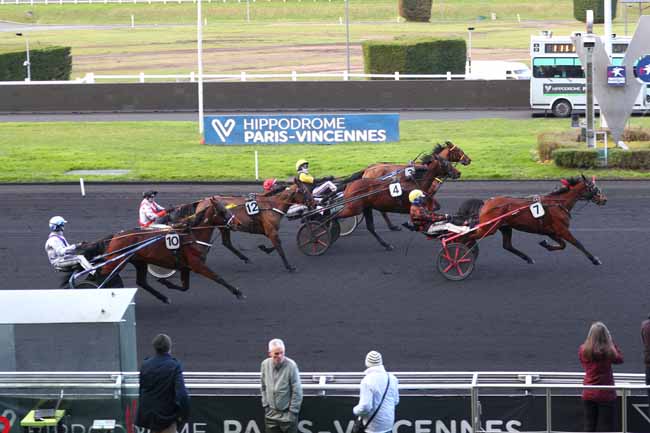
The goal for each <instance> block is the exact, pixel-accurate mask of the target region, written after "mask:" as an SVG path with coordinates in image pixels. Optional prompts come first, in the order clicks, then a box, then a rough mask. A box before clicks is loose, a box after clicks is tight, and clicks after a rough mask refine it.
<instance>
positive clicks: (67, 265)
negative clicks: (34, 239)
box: [45, 215, 95, 274]
mask: <svg viewBox="0 0 650 433" xmlns="http://www.w3.org/2000/svg"><path fill="white" fill-rule="evenodd" d="M66 223H67V221H66V220H65V219H64V218H63V217H61V216H58V215H57V216H53V217H52V218H50V221H49V225H50V234H49V235H48V237H47V241H46V242H45V252H46V253H47V258H48V260H49V261H50V264H51V265H52V266H54V268H55V269H56V270H57V271H62V272H68V271H73V270H74V269H75V268H78V267H79V266H81V267H82V268H84V269H91V268H92V265H91V264H90V262H89V261H88V259H87V258H86V257H84V256H83V255H81V254H77V249H80V247H81V244H72V245H71V244H70V243H68V241H67V239H66V238H65V236H63V229H64V226H65V224H66ZM94 273H95V271H91V274H94Z"/></svg>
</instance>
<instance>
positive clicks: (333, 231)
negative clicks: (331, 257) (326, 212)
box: [328, 220, 341, 243]
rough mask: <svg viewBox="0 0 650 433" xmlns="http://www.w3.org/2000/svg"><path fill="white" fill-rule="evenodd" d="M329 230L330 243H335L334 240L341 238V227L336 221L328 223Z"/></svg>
mask: <svg viewBox="0 0 650 433" xmlns="http://www.w3.org/2000/svg"><path fill="white" fill-rule="evenodd" d="M328 225H329V228H330V237H331V238H332V242H331V243H334V242H336V240H337V239H338V238H339V236H341V225H340V224H339V222H338V221H337V220H332V221H330V222H329V224H328Z"/></svg>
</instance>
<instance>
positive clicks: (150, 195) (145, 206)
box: [138, 191, 169, 228]
mask: <svg viewBox="0 0 650 433" xmlns="http://www.w3.org/2000/svg"><path fill="white" fill-rule="evenodd" d="M157 194H158V191H145V192H143V193H142V197H143V198H142V201H141V202H140V219H139V221H138V222H139V224H140V227H142V228H147V227H151V226H152V224H165V223H167V222H168V221H169V216H168V215H167V211H166V210H165V208H164V207H162V206H160V205H159V204H158V203H156V200H155V197H156V195H157Z"/></svg>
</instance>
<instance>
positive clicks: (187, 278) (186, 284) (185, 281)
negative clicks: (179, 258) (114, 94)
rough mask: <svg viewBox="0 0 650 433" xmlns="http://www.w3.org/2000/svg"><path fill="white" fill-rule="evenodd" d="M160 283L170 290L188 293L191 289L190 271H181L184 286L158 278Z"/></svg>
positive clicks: (185, 269)
mask: <svg viewBox="0 0 650 433" xmlns="http://www.w3.org/2000/svg"><path fill="white" fill-rule="evenodd" d="M158 282H159V283H160V284H162V285H163V286H165V287H167V288H168V289H171V290H178V291H181V292H187V290H188V289H189V288H190V271H189V270H188V269H187V268H183V269H181V282H182V283H183V285H182V286H179V285H177V284H174V283H172V282H171V281H168V280H166V279H164V278H158Z"/></svg>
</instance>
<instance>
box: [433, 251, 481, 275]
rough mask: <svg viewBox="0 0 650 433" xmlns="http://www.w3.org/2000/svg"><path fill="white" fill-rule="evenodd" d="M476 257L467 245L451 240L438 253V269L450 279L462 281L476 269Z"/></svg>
mask: <svg viewBox="0 0 650 433" xmlns="http://www.w3.org/2000/svg"><path fill="white" fill-rule="evenodd" d="M474 260H476V257H475V256H474V254H472V252H471V251H470V249H469V248H468V247H467V245H465V244H463V243H460V242H449V243H448V244H447V245H446V247H444V246H443V248H442V249H441V250H440V253H438V263H437V264H438V271H439V272H440V273H441V274H442V276H443V277H445V278H446V279H448V280H452V281H461V280H464V279H465V278H467V277H469V275H470V274H471V273H472V271H474Z"/></svg>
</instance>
